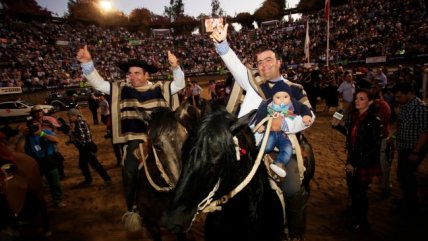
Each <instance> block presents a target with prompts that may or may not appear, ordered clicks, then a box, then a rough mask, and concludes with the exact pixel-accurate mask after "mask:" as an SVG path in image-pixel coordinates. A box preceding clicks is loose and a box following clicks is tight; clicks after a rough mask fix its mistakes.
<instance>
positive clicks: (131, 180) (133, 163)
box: [122, 141, 140, 211]
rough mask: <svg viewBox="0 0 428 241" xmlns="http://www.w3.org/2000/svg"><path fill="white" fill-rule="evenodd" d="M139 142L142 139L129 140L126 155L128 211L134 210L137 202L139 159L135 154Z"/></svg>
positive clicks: (125, 172) (125, 180)
mask: <svg viewBox="0 0 428 241" xmlns="http://www.w3.org/2000/svg"><path fill="white" fill-rule="evenodd" d="M139 143H140V141H131V142H129V144H128V148H127V153H126V157H125V163H124V164H125V165H124V167H123V172H122V176H123V185H124V190H125V199H126V206H127V208H128V211H133V207H134V204H135V195H136V189H137V179H138V159H137V157H136V156H135V155H134V150H136V149H137V148H138V145H139Z"/></svg>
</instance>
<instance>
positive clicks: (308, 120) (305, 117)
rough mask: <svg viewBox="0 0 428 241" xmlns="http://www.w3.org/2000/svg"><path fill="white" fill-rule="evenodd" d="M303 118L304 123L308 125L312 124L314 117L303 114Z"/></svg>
mask: <svg viewBox="0 0 428 241" xmlns="http://www.w3.org/2000/svg"><path fill="white" fill-rule="evenodd" d="M302 120H303V123H304V124H305V125H307V126H308V125H310V124H311V121H312V117H311V116H309V115H305V116H303V118H302Z"/></svg>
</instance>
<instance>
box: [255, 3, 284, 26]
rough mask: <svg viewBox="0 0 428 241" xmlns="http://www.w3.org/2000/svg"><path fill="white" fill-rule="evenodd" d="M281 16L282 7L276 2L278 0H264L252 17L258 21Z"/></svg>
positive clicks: (282, 14)
mask: <svg viewBox="0 0 428 241" xmlns="http://www.w3.org/2000/svg"><path fill="white" fill-rule="evenodd" d="M283 16H284V9H283V8H281V6H280V5H279V4H278V0H266V1H265V2H264V3H263V5H262V6H261V7H260V8H259V9H257V10H256V12H255V13H254V19H255V20H256V21H257V22H259V23H260V22H263V21H269V20H281V19H282V17H283Z"/></svg>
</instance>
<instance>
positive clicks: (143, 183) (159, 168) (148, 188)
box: [128, 105, 199, 241]
mask: <svg viewBox="0 0 428 241" xmlns="http://www.w3.org/2000/svg"><path fill="white" fill-rule="evenodd" d="M140 114H141V119H142V120H143V121H144V122H146V124H147V133H148V140H149V141H148V145H147V150H146V153H148V156H147V157H146V158H144V159H145V161H143V163H142V164H141V166H142V167H141V169H140V171H139V179H138V187H137V194H136V204H137V208H138V213H139V214H140V216H141V217H142V221H143V223H144V225H145V226H146V228H147V229H148V231H149V232H150V234H151V235H152V238H153V240H155V241H160V240H162V238H161V229H160V225H161V223H160V220H161V217H162V214H163V211H164V210H165V209H166V207H167V206H168V205H169V203H170V200H172V192H171V191H172V190H173V189H174V187H175V184H176V183H177V181H178V178H179V176H180V174H181V169H182V163H181V149H182V147H183V144H184V142H185V140H186V139H187V138H188V136H189V132H188V131H187V129H188V128H190V126H191V125H189V122H190V121H191V120H192V121H194V119H198V118H199V113H198V112H197V111H196V112H195V110H194V109H193V107H192V106H190V105H184V106H181V107H180V108H178V109H177V111H175V112H174V111H172V110H171V109H169V108H165V107H158V108H155V109H154V110H153V111H152V112H151V114H149V115H146V114H143V113H140ZM196 122H197V121H195V123H196ZM185 125H186V126H187V128H186V126H185ZM128 229H131V230H135V227H128ZM177 238H178V239H179V240H185V235H184V234H178V235H177Z"/></svg>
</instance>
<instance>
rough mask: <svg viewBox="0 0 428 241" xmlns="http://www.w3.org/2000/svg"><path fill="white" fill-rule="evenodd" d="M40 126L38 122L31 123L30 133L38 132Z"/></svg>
mask: <svg viewBox="0 0 428 241" xmlns="http://www.w3.org/2000/svg"><path fill="white" fill-rule="evenodd" d="M39 128H40V126H39V124H37V123H33V124H31V125H30V128H29V129H30V133H36V132H37V131H38V130H39Z"/></svg>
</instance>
